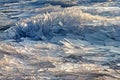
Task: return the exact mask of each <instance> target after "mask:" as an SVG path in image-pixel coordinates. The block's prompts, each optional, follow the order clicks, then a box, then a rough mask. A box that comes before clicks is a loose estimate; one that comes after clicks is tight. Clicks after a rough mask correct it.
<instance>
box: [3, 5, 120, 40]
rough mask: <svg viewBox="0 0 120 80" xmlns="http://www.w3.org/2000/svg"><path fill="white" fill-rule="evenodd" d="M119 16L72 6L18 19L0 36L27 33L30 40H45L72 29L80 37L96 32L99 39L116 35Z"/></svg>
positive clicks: (15, 35) (18, 35) (116, 37)
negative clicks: (96, 13) (101, 13)
mask: <svg viewBox="0 0 120 80" xmlns="http://www.w3.org/2000/svg"><path fill="white" fill-rule="evenodd" d="M119 20H120V17H109V18H107V17H102V16H98V15H91V14H89V13H84V12H82V11H81V9H80V8H79V7H72V8H66V9H63V10H61V11H57V12H50V13H45V14H38V15H36V16H34V17H31V18H27V19H25V20H21V21H19V22H17V23H16V26H14V27H11V28H10V29H8V30H6V31H5V32H4V33H3V34H4V36H3V35H2V36H1V37H3V38H4V39H9V38H10V39H20V38H25V37H27V38H30V39H33V40H46V39H47V40H49V39H51V38H52V37H53V36H60V35H62V36H66V35H67V34H68V33H72V34H77V35H79V36H83V37H84V39H86V38H88V37H89V36H93V35H94V36H95V35H100V36H102V38H101V39H103V37H104V38H112V39H118V36H119V34H120V31H119V30H120V28H119V25H120V21H119ZM86 34H87V36H86ZM113 35H114V36H113ZM95 37H96V38H98V37H97V36H95ZM118 40H119V39H118Z"/></svg>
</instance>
